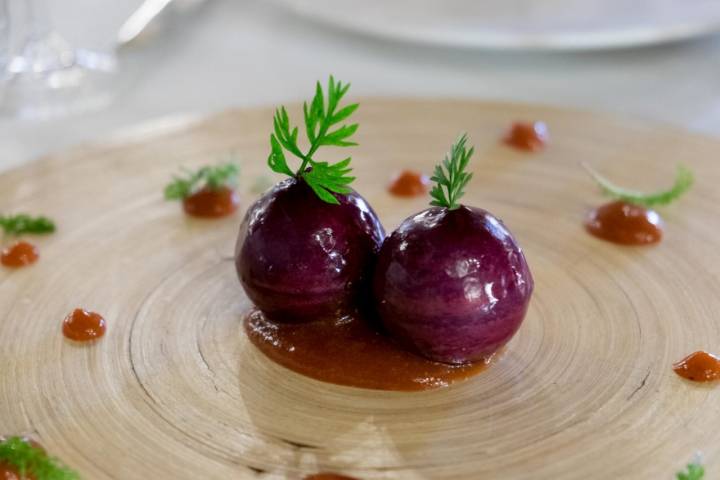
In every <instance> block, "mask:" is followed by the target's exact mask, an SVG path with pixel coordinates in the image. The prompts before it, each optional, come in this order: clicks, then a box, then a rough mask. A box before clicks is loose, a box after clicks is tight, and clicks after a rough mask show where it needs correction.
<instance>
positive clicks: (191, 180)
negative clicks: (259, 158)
mask: <svg viewBox="0 0 720 480" xmlns="http://www.w3.org/2000/svg"><path fill="white" fill-rule="evenodd" d="M184 173H185V175H184V176H182V177H179V176H174V177H173V181H172V182H171V183H169V184H168V185H167V186H166V187H165V198H166V199H167V200H183V199H185V198H187V197H189V196H190V195H192V194H193V193H195V192H197V191H198V190H202V189H204V188H208V189H210V190H219V189H221V188H223V187H228V186H233V185H235V183H236V181H237V176H238V174H239V173H240V168H239V167H238V166H237V164H235V163H233V162H227V163H222V164H219V165H207V166H204V167H201V168H199V169H198V170H196V171H191V170H185V172H184Z"/></svg>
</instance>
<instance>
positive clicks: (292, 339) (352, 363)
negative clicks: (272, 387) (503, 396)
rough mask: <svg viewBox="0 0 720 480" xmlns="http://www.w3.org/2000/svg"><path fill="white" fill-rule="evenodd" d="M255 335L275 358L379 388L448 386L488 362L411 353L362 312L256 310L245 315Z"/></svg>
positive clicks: (328, 377)
mask: <svg viewBox="0 0 720 480" xmlns="http://www.w3.org/2000/svg"><path fill="white" fill-rule="evenodd" d="M245 331H246V332H247V335H248V337H249V338H250V341H251V342H252V343H253V344H254V345H255V346H256V347H257V348H258V349H260V351H262V352H263V353H264V354H265V355H266V356H268V357H269V358H270V359H271V360H273V361H275V362H277V363H279V364H280V365H282V366H284V367H286V368H289V369H290V370H293V371H295V372H297V373H300V374H302V375H305V376H308V377H311V378H314V379H317V380H322V381H324V382H329V383H335V384H338V385H346V386H350V387H359V388H369V389H374V390H395V391H418V390H431V389H435V388H440V387H446V386H448V385H450V384H452V383H455V382H459V381H462V380H465V379H467V378H469V377H472V376H474V375H477V374H478V373H480V372H482V371H483V370H485V369H486V368H487V366H488V364H489V363H490V362H491V360H492V358H491V359H489V360H488V361H486V362H477V363H474V364H470V365H460V366H453V365H446V364H443V363H437V362H433V361H431V360H427V359H425V358H423V357H420V356H418V355H415V354H413V353H410V352H408V351H406V350H404V349H402V348H400V347H398V346H396V345H395V343H393V342H392V340H390V339H389V338H388V337H387V336H385V335H383V334H381V333H379V332H378V331H376V330H375V329H373V328H372V326H370V324H369V323H368V322H367V321H365V320H363V319H361V318H359V317H349V318H343V319H339V320H328V321H317V322H309V323H279V322H273V321H271V320H268V319H266V318H265V316H264V315H263V314H262V313H261V312H260V311H259V310H253V311H252V312H251V313H250V314H249V315H248V316H247V317H246V319H245Z"/></svg>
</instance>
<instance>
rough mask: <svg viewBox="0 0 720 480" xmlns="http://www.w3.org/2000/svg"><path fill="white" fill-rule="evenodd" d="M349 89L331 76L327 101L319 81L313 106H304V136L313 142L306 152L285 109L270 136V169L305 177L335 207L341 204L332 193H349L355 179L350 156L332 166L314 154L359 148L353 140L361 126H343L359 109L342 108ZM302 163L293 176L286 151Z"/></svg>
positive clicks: (279, 115) (315, 190)
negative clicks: (329, 148) (331, 148)
mask: <svg viewBox="0 0 720 480" xmlns="http://www.w3.org/2000/svg"><path fill="white" fill-rule="evenodd" d="M349 89H350V84H346V85H343V83H342V82H336V81H335V79H334V78H333V77H332V76H330V79H329V80H328V86H327V98H326V96H325V92H324V91H323V88H322V85H320V82H317V84H316V86H315V96H314V97H313V99H312V101H311V102H310V104H308V103H307V102H305V103H304V104H303V115H304V118H305V134H306V135H307V139H308V141H309V143H310V148H309V149H308V151H307V152H306V153H303V151H302V150H301V149H300V147H299V146H298V131H299V130H298V127H292V126H291V125H290V118H289V116H288V113H287V110H286V109H285V107H280V108H278V109H277V110H276V111H275V116H274V118H273V133H272V134H271V135H270V156H269V157H268V165H269V166H270V169H271V170H272V171H274V172H277V173H282V174H283V175H288V176H290V177H298V178H303V179H304V180H305V181H306V182H307V184H308V185H309V186H310V188H312V189H313V191H314V192H315V194H317V196H318V197H319V198H320V199H321V200H323V201H325V202H327V203H332V204H338V203H339V202H338V201H337V199H336V198H335V196H334V195H333V193H340V194H344V193H348V192H350V188H349V187H348V185H349V184H350V183H351V182H352V181H353V180H355V178H354V177H351V176H349V175H348V174H349V173H350V172H351V171H352V168H350V157H348V158H346V159H345V160H342V161H340V162H337V163H334V164H329V163H327V162H319V161H316V160H315V159H313V155H315V152H317V150H318V148H320V147H322V146H335V147H350V146H353V145H357V143H355V142H353V141H352V140H351V137H352V136H353V135H354V134H355V132H356V131H357V129H358V124H356V123H354V124H344V125H340V124H341V123H342V122H344V121H345V120H347V119H348V118H350V116H351V115H352V114H353V113H355V110H357V108H358V104H357V103H354V104H351V105H347V106H344V107H342V108H340V101H341V100H342V98H343V97H344V96H345V94H346V93H347V92H348V90H349ZM286 151H287V152H289V153H291V154H292V155H293V156H295V157H297V158H299V159H300V160H301V163H300V167H299V168H298V169H297V170H296V171H295V172H294V173H293V171H292V169H291V168H290V166H289V165H288V163H287V159H286V157H285V152H286Z"/></svg>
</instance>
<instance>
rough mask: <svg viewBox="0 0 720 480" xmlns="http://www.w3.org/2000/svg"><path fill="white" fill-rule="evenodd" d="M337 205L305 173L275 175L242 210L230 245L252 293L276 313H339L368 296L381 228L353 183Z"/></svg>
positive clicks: (293, 317) (290, 316) (285, 316)
mask: <svg viewBox="0 0 720 480" xmlns="http://www.w3.org/2000/svg"><path fill="white" fill-rule="evenodd" d="M336 198H337V199H338V201H339V202H340V205H332V204H329V203H326V202H324V201H322V200H320V199H319V198H318V197H317V195H316V194H315V193H314V192H313V191H312V189H311V188H310V187H309V186H308V185H307V183H305V182H304V181H303V180H298V179H295V178H289V179H287V180H285V181H282V182H280V183H279V184H277V185H276V186H275V187H273V188H272V189H271V190H270V191H269V192H267V193H266V194H265V195H263V196H262V197H261V198H260V199H259V200H258V201H257V202H255V204H253V205H252V206H251V207H250V209H249V210H248V212H247V213H246V215H245V219H244V220H243V223H242V225H241V227H240V234H239V236H238V240H237V246H236V249H235V266H236V268H237V273H238V277H239V278H240V283H241V284H242V286H243V288H244V290H245V292H246V293H247V295H248V297H250V300H252V301H253V302H254V303H255V305H256V306H257V307H258V308H259V309H260V310H261V311H262V312H263V313H265V315H267V316H268V317H269V318H271V319H273V320H276V321H286V322H298V321H308V320H317V319H323V318H337V317H341V316H344V315H347V314H350V313H352V312H353V311H354V310H356V307H357V305H358V304H359V303H360V302H363V301H365V302H367V299H366V298H364V297H369V290H370V287H369V283H370V280H371V278H370V277H371V272H372V267H373V265H374V264H375V262H376V260H377V254H378V251H379V250H380V245H381V244H382V241H383V238H384V236H385V232H384V230H383V228H382V225H381V224H380V221H379V220H378V218H377V215H376V214H375V212H374V211H373V209H372V208H370V205H368V203H367V202H366V201H365V199H364V198H362V197H361V196H360V195H358V194H357V193H356V192H355V191H352V192H350V193H348V194H346V195H336Z"/></svg>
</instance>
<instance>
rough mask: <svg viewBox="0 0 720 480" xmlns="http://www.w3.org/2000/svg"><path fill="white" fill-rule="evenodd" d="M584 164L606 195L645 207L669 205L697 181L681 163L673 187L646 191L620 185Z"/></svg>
mask: <svg viewBox="0 0 720 480" xmlns="http://www.w3.org/2000/svg"><path fill="white" fill-rule="evenodd" d="M582 166H583V168H585V170H587V172H588V173H589V174H590V176H591V177H592V178H593V180H595V182H597V184H598V185H599V186H600V189H601V190H602V192H603V193H604V194H605V195H607V196H609V197H613V198H615V199H618V200H623V201H625V202H628V203H633V204H635V205H642V206H645V207H653V206H656V205H667V204H668V203H671V202H673V201H675V200H677V199H678V198H680V196H681V195H682V194H684V193H685V192H687V191H688V190H690V187H692V185H693V182H694V181H695V178H694V176H693V173H692V171H690V170H689V169H688V168H686V167H684V166H682V165H679V166H678V168H677V174H676V176H675V183H674V184H673V186H672V187H671V188H669V189H668V190H661V191H658V192H653V193H644V192H638V191H636V190H629V189H626V188H622V187H619V186H617V185H615V184H613V183H611V182H610V181H609V180H607V179H606V178H604V177H602V176H601V175H600V174H599V173H597V172H596V171H595V170H593V169H592V168H590V166H589V165H587V164H585V163H582Z"/></svg>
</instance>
